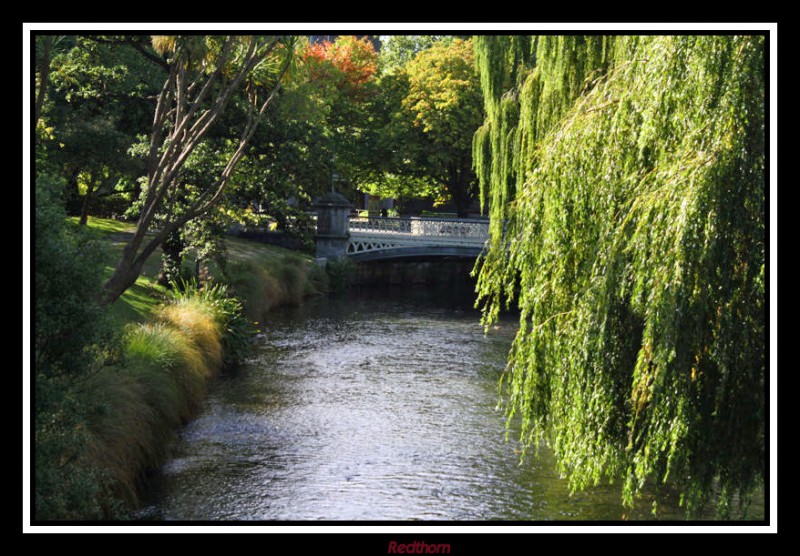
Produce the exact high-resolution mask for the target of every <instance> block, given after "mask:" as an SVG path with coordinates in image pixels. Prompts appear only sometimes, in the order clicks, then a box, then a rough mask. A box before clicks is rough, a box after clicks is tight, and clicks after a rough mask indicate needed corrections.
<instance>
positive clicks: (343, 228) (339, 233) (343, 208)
mask: <svg viewBox="0 0 800 556" xmlns="http://www.w3.org/2000/svg"><path fill="white" fill-rule="evenodd" d="M312 208H313V209H315V210H316V211H317V234H316V235H315V236H314V238H315V239H316V243H317V259H325V260H336V259H339V258H341V257H344V256H345V255H346V254H347V241H348V240H349V239H350V208H351V205H350V201H348V200H347V199H346V198H345V197H343V196H342V195H340V194H339V193H336V192H335V191H331V192H329V193H326V194H325V195H323V196H322V197H320V198H318V199H317V200H316V201H314V204H313V205H312ZM320 262H322V261H320Z"/></svg>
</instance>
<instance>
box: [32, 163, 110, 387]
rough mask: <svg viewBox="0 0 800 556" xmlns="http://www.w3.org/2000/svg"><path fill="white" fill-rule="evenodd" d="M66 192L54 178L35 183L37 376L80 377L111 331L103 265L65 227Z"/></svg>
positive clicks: (91, 246)
mask: <svg viewBox="0 0 800 556" xmlns="http://www.w3.org/2000/svg"><path fill="white" fill-rule="evenodd" d="M62 187H63V183H61V182H60V181H59V180H57V179H55V178H51V177H50V176H46V175H44V176H38V177H37V179H36V205H35V218H34V257H35V266H34V269H35V296H34V300H35V305H34V318H35V321H34V322H35V335H34V352H35V356H34V358H35V367H36V370H37V373H44V374H46V375H55V374H61V373H64V374H70V375H73V376H77V375H80V374H82V373H83V372H85V370H86V369H87V367H88V366H89V365H90V364H91V360H92V357H91V354H88V353H87V348H88V347H89V346H91V345H92V344H94V343H96V342H98V341H100V340H101V339H102V338H103V336H104V331H105V330H106V327H104V322H103V320H104V319H103V316H104V313H103V312H102V310H101V308H100V306H99V304H98V302H97V297H98V296H99V294H100V292H101V287H102V269H103V261H102V253H101V251H100V249H99V248H98V246H97V244H95V243H94V242H92V241H90V240H89V238H88V235H85V234H82V233H76V232H73V231H72V230H70V228H69V227H67V226H66V214H65V213H64V208H63V206H62V203H61V199H60V197H59V193H58V192H59V190H60V188H62Z"/></svg>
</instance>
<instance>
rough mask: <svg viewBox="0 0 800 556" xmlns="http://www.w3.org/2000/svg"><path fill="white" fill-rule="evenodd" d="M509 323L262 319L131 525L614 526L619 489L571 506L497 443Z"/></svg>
mask: <svg viewBox="0 0 800 556" xmlns="http://www.w3.org/2000/svg"><path fill="white" fill-rule="evenodd" d="M515 328H516V327H515V321H514V319H513V318H509V319H507V320H504V321H502V322H501V323H500V325H499V326H498V327H495V328H494V329H492V330H491V331H490V333H489V334H484V331H483V328H482V327H481V325H480V324H479V322H478V315H477V313H476V312H474V311H473V310H472V309H471V301H470V299H469V298H468V297H465V296H464V295H459V294H458V292H447V291H433V292H432V291H427V290H419V289H418V290H409V289H406V290H399V291H393V290H386V289H381V290H374V289H373V290H362V291H355V292H350V293H349V294H347V295H344V296H341V297H333V298H319V299H314V300H311V301H310V302H308V303H306V305H305V306H304V307H301V308H299V309H294V310H291V311H287V312H285V313H276V314H275V315H274V316H273V318H272V321H271V322H270V323H269V328H268V329H267V330H265V331H264V332H265V335H264V338H262V339H261V340H260V345H259V348H258V351H257V354H256V356H255V357H254V358H253V360H252V362H251V363H250V364H248V365H247V366H246V367H244V368H242V369H240V370H239V371H237V372H236V373H234V374H232V375H229V376H225V377H222V378H221V379H220V380H218V381H217V382H216V383H215V385H214V387H213V388H212V392H211V394H210V396H209V397H208V399H207V402H206V405H205V408H204V411H203V413H202V414H201V415H200V417H199V418H198V419H197V420H195V421H194V422H192V423H191V424H190V425H189V426H188V427H187V428H186V430H185V431H184V432H183V434H182V436H181V438H180V440H179V442H178V444H177V446H176V448H175V457H174V459H172V460H171V461H169V462H168V463H167V465H166V466H165V467H164V468H163V470H162V472H161V474H160V477H159V478H158V480H157V483H156V488H155V489H154V495H153V501H152V503H151V504H150V505H149V506H148V507H147V508H145V509H144V511H143V512H142V513H141V514H140V515H139V517H141V518H145V519H167V520H173V519H179V520H194V519H204V520H254V519H255V520H303V521H307V520H481V521H485V520H572V519H582V520H583V519H601V520H616V519H620V517H621V516H622V515H623V513H624V511H623V508H622V507H621V505H620V502H619V500H620V493H619V488H618V487H609V486H606V487H599V488H596V489H593V490H591V491H588V492H583V493H578V494H575V495H574V496H570V495H569V492H568V489H567V485H566V481H564V480H563V479H561V478H559V477H558V476H557V474H556V472H555V466H554V463H553V461H552V458H551V457H550V456H549V453H548V452H547V451H546V450H542V451H541V452H540V456H539V457H538V458H537V459H534V458H532V457H530V458H528V459H527V460H526V461H525V462H524V463H523V464H522V465H519V452H518V446H517V445H516V443H515V442H514V441H513V439H512V440H510V441H505V421H504V418H503V414H502V411H501V410H498V409H497V407H496V406H497V403H498V392H497V381H498V379H499V377H500V374H501V372H502V370H503V368H504V365H505V360H506V354H507V351H508V347H509V345H510V342H511V340H512V338H513V335H514V333H515ZM649 509H650V504H649V502H648V501H647V500H644V501H643V503H642V504H641V505H640V507H639V508H638V509H637V510H636V511H634V512H631V514H630V515H629V517H630V518H633V519H652V516H651V515H650V512H649ZM661 510H662V515H661V518H667V519H682V517H683V515H682V513H681V510H680V509H678V508H676V507H667V508H664V507H663V506H662V508H661ZM752 513H753V516H754V517H762V516H763V506H762V507H756V508H754V509H753V511H752Z"/></svg>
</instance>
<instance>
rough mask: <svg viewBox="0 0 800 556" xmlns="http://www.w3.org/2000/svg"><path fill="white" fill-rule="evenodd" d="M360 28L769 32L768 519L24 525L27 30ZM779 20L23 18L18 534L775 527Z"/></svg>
mask: <svg viewBox="0 0 800 556" xmlns="http://www.w3.org/2000/svg"><path fill="white" fill-rule="evenodd" d="M109 30H114V31H137V32H138V31H154V32H155V31H164V30H169V31H205V30H208V31H213V32H222V31H259V30H283V31H304V32H308V31H317V32H333V31H338V32H341V31H360V32H369V31H372V32H373V33H380V34H392V32H416V33H418V34H424V32H425V31H437V32H439V31H441V32H444V31H478V32H485V31H498V32H504V33H514V32H519V31H528V32H535V31H548V32H558V31H598V32H618V31H630V32H631V33H640V32H649V31H664V32H678V31H686V32H726V31H738V30H751V31H767V32H768V33H769V57H768V64H769V85H768V87H769V111H770V113H769V115H768V121H769V146H770V148H769V160H768V167H769V184H768V187H769V197H768V198H769V208H768V211H769V232H768V233H769V243H768V245H769V256H768V261H769V268H768V272H769V286H768V288H769V308H770V312H769V378H770V380H769V426H770V427H769V433H770V435H769V436H770V438H769V446H770V458H769V479H770V483H769V485H767V489H768V490H769V515H770V524H769V525H767V526H742V527H736V526H735V525H720V526H715V525H708V526H705V525H704V526H698V525H685V526H684V525H658V524H654V525H641V526H640V525H637V526H625V525H619V526H616V525H583V524H580V523H579V524H576V525H575V526H563V525H561V526H552V525H551V526H548V525H544V524H542V525H540V524H536V525H469V526H466V525H455V526H453V525H268V526H237V525H219V526H214V527H209V526H207V525H203V526H184V525H176V526H146V525H144V526H124V525H119V526H117V525H111V526H93V525H64V526H31V525H30V466H31V459H30V456H31V449H30V448H31V446H30V433H31V430H30V415H31V407H30V401H31V389H30V387H31V380H30V377H31V361H30V346H31V338H30V322H31V321H30V310H31V309H30V307H31V291H30V281H31V280H30V246H31V245H30V241H31V237H30V236H31V225H32V222H31V220H30V218H31V206H30V191H31V189H32V187H31V176H30V160H31V156H32V153H31V152H30V144H31V143H30V139H31V137H30V131H31V127H30V110H31V106H30V84H31V75H30V47H31V45H30V38H31V36H30V32H31V31H65V32H70V31H71V32H73V33H74V32H78V31H106V32H107V31H109ZM777 44H778V25H777V23H670V24H663V23H602V24H592V23H569V22H564V23H548V24H542V23H520V22H509V23H486V24H482V23H397V22H392V23H381V22H374V23H303V22H290V23H206V24H202V23H149V22H142V23H118V22H107V23H23V25H22V45H23V49H22V146H23V150H22V175H23V186H22V188H23V190H22V221H23V237H22V252H23V255H22V256H23V267H22V291H23V314H22V358H23V367H22V373H23V388H22V477H23V501H22V524H23V525H22V530H23V533H33V532H36V533H100V532H102V533H112V532H116V533H120V532H124V533H179V532H180V533H187V532H191V533H198V532H206V533H208V532H213V533H234V532H235V533H256V532H258V533H266V532H269V533H397V534H398V535H404V536H405V535H410V534H415V535H419V537H420V538H419V540H424V535H425V534H426V533H428V534H441V533H454V534H464V533H493V534H501V533H620V532H625V533H655V532H658V533H709V532H713V533H777V531H778V361H777V358H778V209H777V207H778V51H777Z"/></svg>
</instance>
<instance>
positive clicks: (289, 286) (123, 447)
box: [36, 219, 328, 520]
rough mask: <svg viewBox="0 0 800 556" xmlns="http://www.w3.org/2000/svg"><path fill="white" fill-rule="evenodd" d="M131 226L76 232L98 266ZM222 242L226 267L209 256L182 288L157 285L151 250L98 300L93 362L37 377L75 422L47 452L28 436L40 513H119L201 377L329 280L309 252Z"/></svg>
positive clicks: (235, 356) (197, 392)
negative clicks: (193, 281) (80, 371)
mask: <svg viewBox="0 0 800 556" xmlns="http://www.w3.org/2000/svg"><path fill="white" fill-rule="evenodd" d="M131 232H132V226H131V225H129V224H125V223H120V222H116V221H113V220H106V219H90V222H89V224H88V226H87V228H86V229H85V230H83V233H86V234H88V235H90V236H92V238H93V239H94V240H95V241H96V242H97V243H98V244H99V245H100V247H101V250H102V251H104V252H105V256H106V258H107V260H108V264H109V266H108V267H107V268H106V270H107V271H110V270H111V266H110V265H111V264H113V261H114V260H115V259H116V257H117V256H118V253H119V251H120V250H121V249H122V246H123V245H124V243H125V241H126V240H127V237H128V235H129V234H130V233H131ZM226 243H227V246H226V247H227V249H226V250H227V252H228V264H227V265H225V271H224V272H223V271H222V269H220V268H213V266H212V269H211V276H212V281H211V283H210V284H208V285H206V286H204V287H202V288H197V287H196V286H188V287H186V288H185V289H184V291H181V292H175V291H168V290H167V289H166V288H163V287H161V286H159V285H158V284H157V282H156V276H157V273H158V266H159V258H160V253H154V255H153V256H151V257H150V259H149V260H148V261H147V263H146V265H145V269H144V272H143V273H142V276H140V278H139V280H137V283H136V284H135V285H134V286H133V287H132V288H130V289H129V290H128V291H126V292H125V294H124V295H123V296H122V297H121V298H120V299H119V300H118V301H117V302H116V303H114V304H113V305H112V306H111V307H110V308H108V310H107V313H108V314H107V315H106V316H108V317H109V318H108V323H109V324H108V326H109V328H110V329H111V330H110V334H109V340H108V341H107V342H106V343H104V345H96V346H93V349H96V350H97V352H98V356H97V357H96V361H97V368H96V369H95V370H94V371H93V372H91V373H89V374H88V375H87V377H85V378H83V379H81V380H74V381H62V382H60V383H59V384H57V385H56V384H55V383H54V384H52V385H50V384H48V385H47V386H48V388H50V387H52V388H55V389H57V390H59V395H63V397H64V399H65V400H69V404H70V414H71V415H72V416H73V417H72V418H73V420H74V423H72V424H70V427H69V428H70V430H64V431H63V432H64V436H70V435H72V436H70V439H69V443H68V446H69V450H65V449H63V448H62V449H59V450H60V451H59V452H58V453H54V454H52V457H49V456H50V454H47V452H46V451H42V450H41V448H42V447H41V446H40V443H39V442H37V450H40V451H41V454H37V458H38V457H39V455H43V456H48V457H49V459H47V460H42V461H45V463H44V464H41V461H37V480H38V479H42V481H41V484H45V485H47V489H44V488H41V489H38V490H37V504H36V518H37V519H38V520H64V519H67V520H96V519H119V518H122V517H124V516H125V515H126V514H127V513H128V512H129V511H130V510H131V509H133V508H135V507H136V506H137V504H138V503H139V497H140V494H141V492H142V488H143V487H144V486H145V485H146V484H147V482H148V480H149V476H150V475H151V473H152V472H153V470H155V469H157V468H158V467H159V466H160V465H161V464H162V463H163V461H164V460H165V458H166V457H167V455H168V453H169V447H170V445H171V443H172V442H173V440H174V438H175V437H176V433H177V431H179V430H180V428H181V427H182V426H183V425H185V424H186V423H188V422H189V421H191V419H193V418H194V417H195V415H196V414H197V411H198V408H199V407H200V405H201V403H202V400H203V399H204V397H205V394H206V391H207V389H208V386H209V384H210V383H211V382H212V381H213V380H214V378H215V377H216V376H217V375H218V374H219V373H220V372H222V371H223V370H225V369H229V368H232V367H235V366H237V365H238V363H239V362H240V361H241V360H243V359H244V358H245V357H246V355H247V351H248V347H249V345H250V343H251V337H252V335H253V334H255V333H257V332H259V331H260V330H261V328H262V327H264V326H266V325H265V321H266V320H267V319H268V313H269V311H270V310H272V309H274V308H275V307H279V306H286V305H298V304H300V303H302V301H303V299H304V298H306V297H308V296H310V295H314V294H316V293H321V292H323V291H326V289H327V287H328V280H327V275H326V274H325V272H324V270H322V269H320V268H318V267H317V266H316V265H314V264H313V263H312V262H311V260H310V257H307V256H303V255H299V254H297V253H294V252H290V251H287V250H284V249H281V248H276V247H272V246H266V245H263V244H259V243H256V242H250V241H246V240H238V239H234V238H228V239H226ZM43 385H44V384H43ZM37 391H38V390H37ZM62 428H64V427H62ZM49 447H50V446H49V445H48V448H49ZM67 451H68V452H69V454H68V453H67ZM65 461H66V462H68V463H69V465H65ZM76 493H91V495H90V496H88V497H86V496H76Z"/></svg>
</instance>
